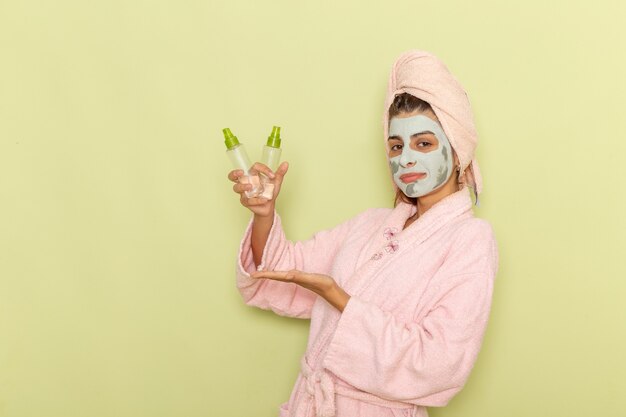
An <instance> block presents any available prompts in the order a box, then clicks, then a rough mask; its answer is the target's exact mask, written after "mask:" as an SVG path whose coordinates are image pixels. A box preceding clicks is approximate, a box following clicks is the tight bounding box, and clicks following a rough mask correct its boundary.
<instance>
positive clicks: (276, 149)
mask: <svg viewBox="0 0 626 417" xmlns="http://www.w3.org/2000/svg"><path fill="white" fill-rule="evenodd" d="M281 151H282V149H281V148H280V127H279V126H273V127H272V133H271V134H270V135H269V137H268V138H267V144H266V145H265V146H264V147H263V156H262V157H261V162H262V163H263V164H265V165H267V166H268V167H269V168H270V169H271V170H272V172H276V169H278V164H280V153H281ZM261 183H262V185H263V192H262V193H261V197H265V198H267V199H268V200H271V199H272V197H274V183H273V182H271V180H270V179H269V178H267V177H266V176H265V175H261Z"/></svg>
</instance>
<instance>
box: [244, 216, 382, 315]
mask: <svg viewBox="0 0 626 417" xmlns="http://www.w3.org/2000/svg"><path fill="white" fill-rule="evenodd" d="M373 210H375V209H369V210H366V211H364V212H363V213H361V214H359V215H357V216H356V217H354V218H352V219H350V220H347V221H345V222H343V223H341V224H339V225H338V226H336V227H334V228H332V229H330V230H323V231H320V232H317V233H315V234H314V235H313V237H312V238H310V239H309V240H306V241H299V242H291V241H289V240H288V239H287V238H286V237H285V233H284V231H283V228H282V224H281V218H280V216H279V215H278V213H277V212H276V211H274V222H273V224H272V228H271V229H270V233H269V236H268V239H267V242H266V244H265V249H264V250H263V254H262V257H261V264H260V265H259V267H261V268H263V269H266V270H271V271H288V270H291V269H297V270H300V271H304V272H310V273H317V274H325V275H328V274H329V271H330V267H331V265H332V262H333V260H334V257H335V254H336V253H337V250H338V249H339V247H340V246H341V245H342V243H343V241H344V239H345V238H346V237H347V236H348V234H349V233H350V230H351V229H352V228H354V227H356V226H357V225H358V223H359V222H361V221H366V219H367V218H368V216H369V214H370V213H371V212H372V211H373ZM252 223H253V219H251V220H250V222H249V223H248V227H247V228H246V231H245V233H244V236H243V238H242V240H241V244H240V246H239V254H238V256H237V266H236V270H237V289H238V290H239V292H240V293H241V296H242V297H243V300H244V302H245V303H246V304H247V305H249V306H254V307H259V308H261V309H263V310H272V311H273V312H275V313H276V314H278V315H281V316H287V317H296V318H303V319H305V318H310V317H311V309H312V308H313V304H314V303H315V300H316V299H317V297H318V295H317V294H316V293H315V292H313V291H311V290H308V289H306V288H303V287H301V286H300V285H298V284H295V283H292V282H280V281H274V280H271V279H255V278H251V277H250V272H252V271H255V270H256V268H255V265H254V259H253V255H252V247H251V237H252Z"/></svg>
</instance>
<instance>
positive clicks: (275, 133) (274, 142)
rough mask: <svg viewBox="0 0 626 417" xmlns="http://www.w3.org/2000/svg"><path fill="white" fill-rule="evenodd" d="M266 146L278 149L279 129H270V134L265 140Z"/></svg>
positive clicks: (276, 127)
mask: <svg viewBox="0 0 626 417" xmlns="http://www.w3.org/2000/svg"><path fill="white" fill-rule="evenodd" d="M267 146H271V147H272V148H280V127H278V126H274V127H272V133H271V134H270V135H269V136H268V138H267Z"/></svg>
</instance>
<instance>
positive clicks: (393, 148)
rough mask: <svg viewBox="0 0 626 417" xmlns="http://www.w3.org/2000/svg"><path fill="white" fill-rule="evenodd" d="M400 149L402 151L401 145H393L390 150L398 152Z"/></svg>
mask: <svg viewBox="0 0 626 417" xmlns="http://www.w3.org/2000/svg"><path fill="white" fill-rule="evenodd" d="M400 149H402V145H393V146H392V147H391V150H392V151H399V150H400Z"/></svg>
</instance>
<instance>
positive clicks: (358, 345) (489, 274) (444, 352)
mask: <svg viewBox="0 0 626 417" xmlns="http://www.w3.org/2000/svg"><path fill="white" fill-rule="evenodd" d="M415 210H416V208H415V206H413V205H411V204H406V203H399V205H398V206H397V207H395V208H393V209H391V208H373V209H369V210H366V211H364V212H362V213H361V214H359V215H357V216H356V217H354V218H352V219H350V220H348V221H345V222H344V223H342V224H340V225H338V226H336V227H334V228H332V229H330V230H325V231H321V232H318V233H316V234H314V235H313V237H312V238H311V239H309V240H306V241H301V242H291V241H289V240H288V239H287V238H286V237H285V234H284V232H283V229H282V226H281V219H280V217H279V216H278V214H276V213H275V215H274V224H273V226H272V229H271V231H270V234H269V238H268V241H267V244H266V246H265V250H264V252H263V257H262V262H261V265H260V267H262V268H264V269H267V270H276V271H287V270H290V269H298V270H302V271H306V272H313V273H320V274H326V275H329V276H331V277H333V278H334V279H335V281H336V282H337V283H338V284H339V286H340V287H342V288H343V289H344V290H345V291H346V292H347V293H348V294H350V296H351V298H350V300H349V301H348V304H347V305H346V308H345V309H344V311H343V313H341V312H339V311H338V310H337V309H335V308H334V307H332V306H331V305H330V304H328V303H327V302H326V300H324V299H323V298H322V297H319V296H318V295H317V294H315V293H314V292H312V291H309V290H307V289H305V288H303V287H300V286H298V285H297V284H294V283H288V282H280V281H274V280H269V279H256V280H255V279H254V278H251V277H250V275H249V273H250V272H252V271H254V270H255V269H256V268H255V265H254V261H253V257H252V250H251V246H250V238H251V230H252V229H251V226H252V220H251V221H250V223H249V225H248V228H247V230H246V232H245V235H244V237H243V239H242V241H241V245H240V249H239V254H238V262H237V288H238V289H239V291H240V293H241V296H242V297H243V300H244V301H245V303H246V304H247V305H249V306H255V307H259V308H262V309H265V310H272V311H274V312H275V313H276V314H279V315H281V316H287V317H297V318H303V319H307V318H310V319H311V327H310V334H309V340H308V345H307V349H306V352H305V354H304V356H303V357H302V360H301V364H300V365H301V371H300V373H299V375H298V378H297V380H296V384H295V387H294V389H293V392H292V394H291V397H290V399H289V401H288V402H285V403H284V404H282V405H281V407H280V417H288V416H289V417H331V416H337V417H357V416H358V417H385V416H389V417H392V416H395V417H400V416H405V417H409V416H412V417H416V416H420V417H423V416H427V415H428V413H427V411H426V407H428V406H434V407H441V406H445V405H446V404H448V402H449V401H450V399H451V398H452V397H454V395H455V394H457V393H458V392H459V391H460V390H461V389H462V388H463V385H464V384H465V382H466V381H467V379H468V377H469V375H470V371H471V369H472V367H473V365H474V362H475V361H476V358H477V355H478V352H479V350H480V346H481V343H482V339H483V335H484V332H485V328H486V326H487V320H488V317H489V310H490V307H491V297H492V291H493V285H494V278H495V275H496V271H497V267H498V251H497V246H496V241H495V238H494V234H493V230H492V228H491V226H490V225H489V223H488V222H487V221H485V220H482V219H479V218H476V217H474V215H473V212H472V199H471V197H470V194H469V189H468V188H467V187H464V188H462V189H461V190H460V191H457V192H456V193H454V194H451V195H449V196H447V197H445V198H444V199H442V200H441V201H439V202H438V203H436V204H435V205H433V206H432V207H431V208H430V209H429V210H427V211H426V213H424V214H423V215H422V216H420V217H419V218H418V219H417V220H416V221H415V222H414V223H412V224H411V225H410V226H409V227H408V228H406V229H404V230H403V227H404V223H405V222H406V220H407V219H408V218H409V217H410V216H411V215H413V214H414V213H415Z"/></svg>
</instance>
